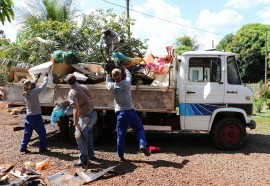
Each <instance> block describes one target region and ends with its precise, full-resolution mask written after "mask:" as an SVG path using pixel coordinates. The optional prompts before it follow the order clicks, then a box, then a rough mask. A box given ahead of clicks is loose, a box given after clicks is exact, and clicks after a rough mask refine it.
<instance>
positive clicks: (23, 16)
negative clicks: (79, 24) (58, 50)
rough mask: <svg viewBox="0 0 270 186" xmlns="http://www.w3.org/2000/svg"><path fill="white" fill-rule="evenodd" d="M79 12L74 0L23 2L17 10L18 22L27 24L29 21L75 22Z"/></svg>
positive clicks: (34, 0) (29, 0)
mask: <svg viewBox="0 0 270 186" xmlns="http://www.w3.org/2000/svg"><path fill="white" fill-rule="evenodd" d="M77 12H78V9H77V5H76V4H75V2H74V1H73V0H63V1H59V0H23V3H22V5H21V6H19V7H16V8H15V13H16V20H17V21H18V22H20V23H23V24H24V23H26V22H28V21H29V19H32V20H35V21H48V20H52V21H59V22H65V21H70V20H74V19H75V18H76V13H77Z"/></svg>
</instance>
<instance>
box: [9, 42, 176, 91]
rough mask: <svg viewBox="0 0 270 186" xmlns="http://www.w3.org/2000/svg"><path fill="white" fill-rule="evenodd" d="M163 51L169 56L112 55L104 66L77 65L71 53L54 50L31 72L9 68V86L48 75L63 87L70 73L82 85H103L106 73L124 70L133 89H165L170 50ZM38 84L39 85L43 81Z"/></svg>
mask: <svg viewBox="0 0 270 186" xmlns="http://www.w3.org/2000/svg"><path fill="white" fill-rule="evenodd" d="M166 49H167V51H168V55H165V56H161V55H159V56H158V55H153V54H152V53H150V52H149V53H147V54H146V55H145V57H144V58H139V57H138V58H129V57H127V56H125V55H124V54H122V53H121V52H113V54H112V57H111V59H110V60H109V61H107V62H106V63H97V62H87V63H80V59H79V57H78V55H77V54H76V53H75V52H74V51H61V50H57V51H54V52H53V53H52V54H51V60H50V61H48V62H45V63H42V64H40V65H37V66H34V67H32V68H30V69H25V68H19V67H11V68H10V73H9V82H13V83H22V82H23V81H24V80H25V79H28V80H33V79H34V78H35V76H36V75H37V74H38V73H43V74H44V73H46V72H48V73H49V76H48V83H49V84H66V82H65V80H64V79H65V76H66V75H67V74H70V73H73V74H74V75H75V77H76V79H77V80H78V82H79V83H81V84H104V82H105V76H106V74H105V72H110V71H111V70H112V69H113V68H123V67H125V68H127V69H128V70H129V71H130V72H131V74H132V77H133V81H132V85H138V84H139V85H141V84H144V85H149V86H168V85H169V73H168V72H169V68H170V61H171V59H172V54H171V50H172V47H166ZM104 64H105V65H104ZM39 82H42V77H41V78H40V79H39Z"/></svg>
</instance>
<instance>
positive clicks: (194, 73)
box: [189, 57, 221, 82]
mask: <svg viewBox="0 0 270 186" xmlns="http://www.w3.org/2000/svg"><path fill="white" fill-rule="evenodd" d="M189 81H191V82H220V81H221V60H220V58H218V57H215V58H213V57H192V58H190V59H189Z"/></svg>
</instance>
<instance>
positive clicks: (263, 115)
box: [252, 106, 270, 134]
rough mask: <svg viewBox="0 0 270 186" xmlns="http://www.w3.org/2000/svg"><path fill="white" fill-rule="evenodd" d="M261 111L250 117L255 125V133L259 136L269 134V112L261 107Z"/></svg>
mask: <svg viewBox="0 0 270 186" xmlns="http://www.w3.org/2000/svg"><path fill="white" fill-rule="evenodd" d="M261 111H262V112H260V113H256V115H255V116H253V117H252V118H253V119H254V120H255V121H256V124H257V126H256V129H255V131H256V133H260V134H270V130H269V129H270V120H269V118H270V110H269V109H266V107H265V106H263V109H262V110H261Z"/></svg>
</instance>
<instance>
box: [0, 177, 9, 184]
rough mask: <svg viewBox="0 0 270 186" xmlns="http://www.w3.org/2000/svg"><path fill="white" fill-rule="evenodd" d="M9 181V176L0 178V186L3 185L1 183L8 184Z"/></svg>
mask: <svg viewBox="0 0 270 186" xmlns="http://www.w3.org/2000/svg"><path fill="white" fill-rule="evenodd" d="M7 181H8V175H7V174H6V175H4V176H2V177H1V178H0V185H1V182H7Z"/></svg>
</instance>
